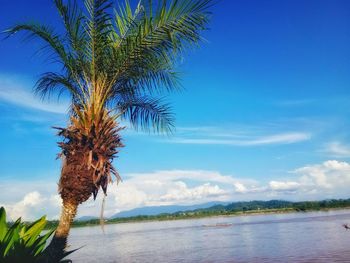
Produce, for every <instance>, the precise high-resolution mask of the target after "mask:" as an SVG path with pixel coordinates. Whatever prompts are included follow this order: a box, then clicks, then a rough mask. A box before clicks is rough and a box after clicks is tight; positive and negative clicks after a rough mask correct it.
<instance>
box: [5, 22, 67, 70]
mask: <svg viewBox="0 0 350 263" xmlns="http://www.w3.org/2000/svg"><path fill="white" fill-rule="evenodd" d="M20 31H24V32H27V33H28V35H27V37H28V38H33V37H38V38H39V39H42V40H43V41H44V42H45V43H46V44H47V47H48V48H50V49H51V51H53V53H54V54H55V55H56V56H57V57H58V59H59V61H60V62H61V63H62V65H63V66H64V67H67V66H68V65H70V64H69V59H68V57H69V55H68V54H67V52H66V49H65V46H64V44H63V42H64V41H63V40H62V38H61V37H60V36H59V35H58V34H55V33H54V31H53V30H52V29H51V28H50V27H48V26H45V25H40V24H36V23H26V24H17V25H15V26H13V27H11V28H9V29H7V30H5V31H4V33H5V34H6V37H10V36H11V35H14V34H16V33H18V32H20Z"/></svg>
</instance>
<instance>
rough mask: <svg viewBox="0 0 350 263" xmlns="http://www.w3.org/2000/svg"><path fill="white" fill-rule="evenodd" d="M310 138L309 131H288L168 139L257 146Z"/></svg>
mask: <svg viewBox="0 0 350 263" xmlns="http://www.w3.org/2000/svg"><path fill="white" fill-rule="evenodd" d="M310 138H311V134H310V133H303V132H289V133H279V134H273V135H268V136H248V137H247V136H245V137H242V138H240V139H218V138H174V139H171V140H169V142H172V143H181V144H208V145H229V146H258V145H273V144H291V143H297V142H302V141H307V140H309V139H310Z"/></svg>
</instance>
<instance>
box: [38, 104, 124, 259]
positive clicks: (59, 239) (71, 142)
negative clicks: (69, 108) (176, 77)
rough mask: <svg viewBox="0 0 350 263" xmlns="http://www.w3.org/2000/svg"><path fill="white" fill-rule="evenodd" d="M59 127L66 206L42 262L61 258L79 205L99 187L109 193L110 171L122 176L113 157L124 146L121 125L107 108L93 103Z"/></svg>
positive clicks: (62, 188) (61, 193)
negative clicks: (95, 110) (99, 109)
mask: <svg viewBox="0 0 350 263" xmlns="http://www.w3.org/2000/svg"><path fill="white" fill-rule="evenodd" d="M57 129H58V130H59V133H58V135H60V136H62V137H63V138H64V140H63V142H60V143H59V146H60V147H61V149H62V152H61V153H60V154H59V157H61V159H62V171H61V177H60V181H59V189H58V191H59V193H60V195H61V198H62V200H63V208H62V214H61V218H60V221H59V225H58V227H57V230H56V232H55V235H54V237H53V239H52V241H51V243H50V245H49V246H48V248H47V249H46V252H45V253H44V257H43V258H42V259H41V260H40V261H39V262H42V263H47V262H59V260H60V259H62V257H63V255H64V254H65V252H66V251H65V248H66V243H67V238H68V234H69V230H70V226H71V223H72V222H73V219H74V217H75V215H76V212H77V207H78V205H79V204H81V203H83V202H85V201H86V200H88V199H89V198H90V196H91V195H93V196H94V198H96V195H97V193H98V191H99V189H100V188H102V190H103V192H104V194H106V191H107V185H108V183H110V182H111V181H112V178H111V174H114V175H115V176H116V177H117V180H118V181H119V180H120V177H119V174H118V173H117V171H116V170H115V169H114V167H113V166H112V161H113V159H114V158H115V155H116V154H117V153H118V151H117V149H118V148H119V147H122V146H123V145H122V143H121V139H120V136H119V133H118V132H119V131H120V130H121V129H122V128H120V127H118V125H117V123H116V121H115V119H114V118H112V117H111V116H109V114H108V112H107V111H106V110H102V111H100V112H94V107H92V108H90V110H89V109H88V110H86V109H85V110H83V111H79V109H76V116H73V117H71V123H70V125H69V126H68V127H67V128H65V129H64V128H57Z"/></svg>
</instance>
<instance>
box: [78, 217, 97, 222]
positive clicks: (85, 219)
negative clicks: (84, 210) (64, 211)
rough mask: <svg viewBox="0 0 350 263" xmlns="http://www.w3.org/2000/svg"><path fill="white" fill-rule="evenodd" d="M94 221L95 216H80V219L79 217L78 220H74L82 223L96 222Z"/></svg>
mask: <svg viewBox="0 0 350 263" xmlns="http://www.w3.org/2000/svg"><path fill="white" fill-rule="evenodd" d="M96 219H98V217H97V216H82V217H79V218H77V219H75V221H81V222H84V221H89V220H96Z"/></svg>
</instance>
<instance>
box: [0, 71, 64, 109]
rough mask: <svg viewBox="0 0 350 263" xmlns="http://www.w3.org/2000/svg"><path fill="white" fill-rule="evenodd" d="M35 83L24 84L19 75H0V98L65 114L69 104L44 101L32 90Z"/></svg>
mask: <svg viewBox="0 0 350 263" xmlns="http://www.w3.org/2000/svg"><path fill="white" fill-rule="evenodd" d="M32 86H33V84H24V82H23V81H22V80H21V78H20V77H19V76H17V77H13V76H5V75H0V100H1V101H4V102H7V103H12V104H15V105H18V106H21V107H26V108H30V109H35V110H40V111H45V112H51V113H59V114H65V113H67V109H68V104H67V103H65V102H61V103H48V102H43V101H41V100H40V99H39V98H37V97H35V96H34V94H33V93H32V92H31V91H30V89H31V87H32Z"/></svg>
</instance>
